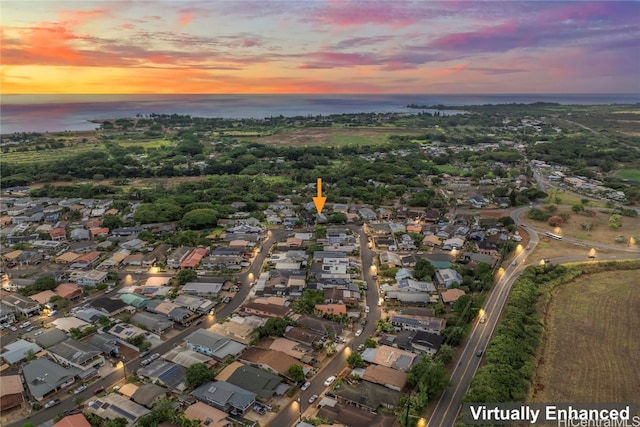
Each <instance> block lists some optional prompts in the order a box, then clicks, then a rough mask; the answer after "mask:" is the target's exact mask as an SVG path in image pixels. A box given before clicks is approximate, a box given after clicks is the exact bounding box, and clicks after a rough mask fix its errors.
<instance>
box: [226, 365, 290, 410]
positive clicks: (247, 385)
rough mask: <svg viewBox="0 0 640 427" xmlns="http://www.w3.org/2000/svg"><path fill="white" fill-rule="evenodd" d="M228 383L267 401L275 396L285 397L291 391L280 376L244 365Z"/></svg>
mask: <svg viewBox="0 0 640 427" xmlns="http://www.w3.org/2000/svg"><path fill="white" fill-rule="evenodd" d="M226 382H228V383H229V384H233V385H235V386H238V387H240V388H243V389H245V390H248V391H250V392H253V393H255V394H256V396H257V397H258V398H260V399H262V400H265V401H266V400H268V399H270V398H271V397H273V396H274V395H283V394H284V393H285V392H286V391H287V390H288V389H289V386H287V385H286V384H285V383H283V382H282V378H280V377H279V376H277V375H274V374H272V373H269V372H267V371H265V370H262V369H260V368H256V367H254V366H249V365H244V364H243V365H242V366H240V367H238V368H236V370H235V371H234V372H233V373H232V374H231V376H229V377H228V378H227V380H226Z"/></svg>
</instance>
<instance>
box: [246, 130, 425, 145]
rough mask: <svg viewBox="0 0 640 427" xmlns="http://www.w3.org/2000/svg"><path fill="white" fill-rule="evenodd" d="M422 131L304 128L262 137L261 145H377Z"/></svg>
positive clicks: (421, 132)
mask: <svg viewBox="0 0 640 427" xmlns="http://www.w3.org/2000/svg"><path fill="white" fill-rule="evenodd" d="M424 132H425V131H424V130H423V129H403V128H389V127H384V128H305V129H285V130H282V131H280V132H278V133H276V134H275V135H271V136H267V137H262V138H260V139H259V140H258V141H259V142H260V143H262V144H271V145H282V146H305V145H306V146H308V145H325V144H326V145H331V146H336V147H341V146H345V145H379V144H384V143H386V142H388V140H389V137H390V136H391V135H422V134H424Z"/></svg>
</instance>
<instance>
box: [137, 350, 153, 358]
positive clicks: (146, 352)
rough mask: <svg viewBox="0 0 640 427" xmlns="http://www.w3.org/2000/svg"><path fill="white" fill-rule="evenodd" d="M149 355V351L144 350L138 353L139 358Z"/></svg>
mask: <svg viewBox="0 0 640 427" xmlns="http://www.w3.org/2000/svg"><path fill="white" fill-rule="evenodd" d="M149 353H151V352H150V351H149V350H144V351H143V352H141V353H140V357H145V356H146V355H147V354H149Z"/></svg>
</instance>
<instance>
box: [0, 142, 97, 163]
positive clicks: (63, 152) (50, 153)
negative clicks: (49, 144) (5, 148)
mask: <svg viewBox="0 0 640 427" xmlns="http://www.w3.org/2000/svg"><path fill="white" fill-rule="evenodd" d="M89 151H104V145H102V144H101V143H97V144H74V145H67V146H65V147H64V148H58V149H55V150H52V149H46V150H35V151H10V152H8V153H2V162H3V163H5V162H6V163H12V164H22V165H30V164H38V163H50V162H55V161H58V160H63V159H66V158H68V157H71V156H75V155H77V154H80V153H86V152H89Z"/></svg>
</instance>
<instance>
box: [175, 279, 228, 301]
mask: <svg viewBox="0 0 640 427" xmlns="http://www.w3.org/2000/svg"><path fill="white" fill-rule="evenodd" d="M222 286H223V284H222V283H198V282H187V283H185V285H184V286H183V287H182V292H184V293H185V294H191V295H202V296H209V297H213V298H215V297H217V296H218V294H219V293H220V291H221V290H222Z"/></svg>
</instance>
